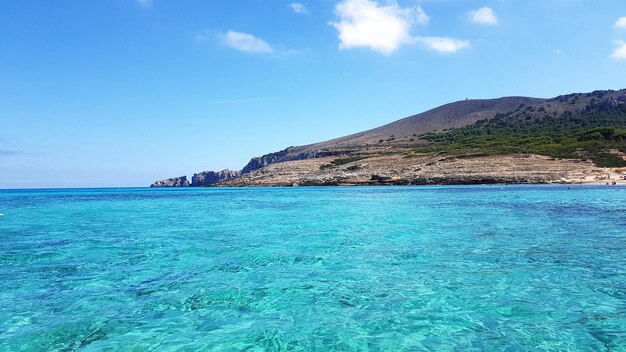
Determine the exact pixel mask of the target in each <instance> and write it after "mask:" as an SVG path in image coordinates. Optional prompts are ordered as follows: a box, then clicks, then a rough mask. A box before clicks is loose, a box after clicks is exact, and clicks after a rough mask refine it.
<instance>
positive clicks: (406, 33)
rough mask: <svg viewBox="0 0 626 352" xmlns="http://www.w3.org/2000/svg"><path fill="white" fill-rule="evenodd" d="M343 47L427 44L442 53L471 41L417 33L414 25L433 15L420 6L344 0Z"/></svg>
mask: <svg viewBox="0 0 626 352" xmlns="http://www.w3.org/2000/svg"><path fill="white" fill-rule="evenodd" d="M335 15H336V16H337V17H338V18H339V20H338V21H334V22H330V23H329V24H330V25H331V26H333V27H335V28H336V29H337V32H338V37H339V49H342V50H346V49H352V48H358V47H363V48H369V49H372V50H374V51H377V52H380V53H382V54H384V55H390V54H392V53H394V52H395V51H397V50H398V49H399V48H400V47H401V46H402V45H405V44H415V43H419V44H423V45H425V46H426V47H427V48H429V49H432V50H435V51H437V52H440V53H453V52H456V51H458V50H460V49H463V48H467V47H468V46H469V45H470V43H469V42H468V41H464V40H456V39H452V38H448V37H423V36H413V35H412V34H411V29H412V28H413V26H414V25H416V24H418V25H426V24H428V22H429V20H430V17H429V16H428V15H427V14H426V12H425V11H424V10H423V9H422V8H421V7H420V6H419V5H416V6H413V7H401V6H400V5H398V3H397V2H395V1H394V0H389V1H387V2H385V4H381V3H379V2H378V1H377V0H344V1H342V2H340V3H339V4H337V5H336V6H335Z"/></svg>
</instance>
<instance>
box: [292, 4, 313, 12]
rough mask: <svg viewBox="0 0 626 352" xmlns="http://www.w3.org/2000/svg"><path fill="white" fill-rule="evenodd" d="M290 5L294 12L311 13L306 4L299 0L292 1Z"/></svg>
mask: <svg viewBox="0 0 626 352" xmlns="http://www.w3.org/2000/svg"><path fill="white" fill-rule="evenodd" d="M289 7H291V9H292V10H293V12H295V13H302V14H307V13H309V9H308V8H307V7H306V6H304V4H301V3H299V2H292V3H291V4H289Z"/></svg>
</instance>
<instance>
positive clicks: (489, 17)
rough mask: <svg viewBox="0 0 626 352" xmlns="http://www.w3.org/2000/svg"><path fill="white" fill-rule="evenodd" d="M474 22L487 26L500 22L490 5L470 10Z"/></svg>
mask: <svg viewBox="0 0 626 352" xmlns="http://www.w3.org/2000/svg"><path fill="white" fill-rule="evenodd" d="M470 18H471V19H472V22H474V23H476V24H481V25H485V26H494V25H496V24H498V17H497V16H496V13H495V12H494V11H493V9H492V8H490V7H483V8H480V9H478V10H474V11H471V12H470Z"/></svg>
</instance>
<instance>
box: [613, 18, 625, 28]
mask: <svg viewBox="0 0 626 352" xmlns="http://www.w3.org/2000/svg"><path fill="white" fill-rule="evenodd" d="M613 27H614V28H615V29H626V16H624V17H620V18H618V19H617V21H615V24H613Z"/></svg>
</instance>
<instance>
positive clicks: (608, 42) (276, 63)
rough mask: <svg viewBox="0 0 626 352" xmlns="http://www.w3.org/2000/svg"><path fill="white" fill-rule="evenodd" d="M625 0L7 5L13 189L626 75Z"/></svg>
mask: <svg viewBox="0 0 626 352" xmlns="http://www.w3.org/2000/svg"><path fill="white" fill-rule="evenodd" d="M624 42H626V2H625V1H623V0H602V1H592V0H527V1H513V0H492V1H489V0H485V1H470V0H463V1H461V0H430V1H426V0H424V1H404V0H397V1H383V0H378V1H376V0H342V1H339V0H318V1H299V2H293V1H279V0H272V1H258V0H223V1H222V0H211V1H205V0H197V1H194V0H188V1H172V0H167V1H166V0H141V1H138V0H111V1H83V0H71V1H70V0H58V1H48V0H39V1H36V0H35V1H2V2H0V123H1V125H2V129H0V188H34V187H95V186H145V185H149V184H150V183H151V182H152V181H154V180H156V179H161V178H166V177H170V176H179V175H190V174H192V173H194V172H198V171H203V170H221V169H223V168H232V169H240V168H241V167H243V166H244V165H245V163H246V162H247V161H248V160H249V159H250V157H252V156H257V155H262V154H265V153H268V152H272V151H277V150H280V149H283V148H285V147H287V146H290V145H302V144H308V143H313V142H317V141H322V140H326V139H330V138H334V137H338V136H342V135H345V134H349V133H353V132H358V131H361V130H365V129H369V128H373V127H376V126H379V125H382V124H384V123H387V122H391V121H394V120H396V119H399V118H402V117H405V116H408V115H412V114H415V113H419V112H422V111H425V110H427V109H430V108H433V107H436V106H438V105H441V104H444V103H447V102H452V101H456V100H461V99H465V98H491V97H500V96H507V95H526V96H535V97H552V96H556V95H559V94H565V93H570V92H585V91H593V90H596V89H620V88H626V44H625V43H624Z"/></svg>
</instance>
